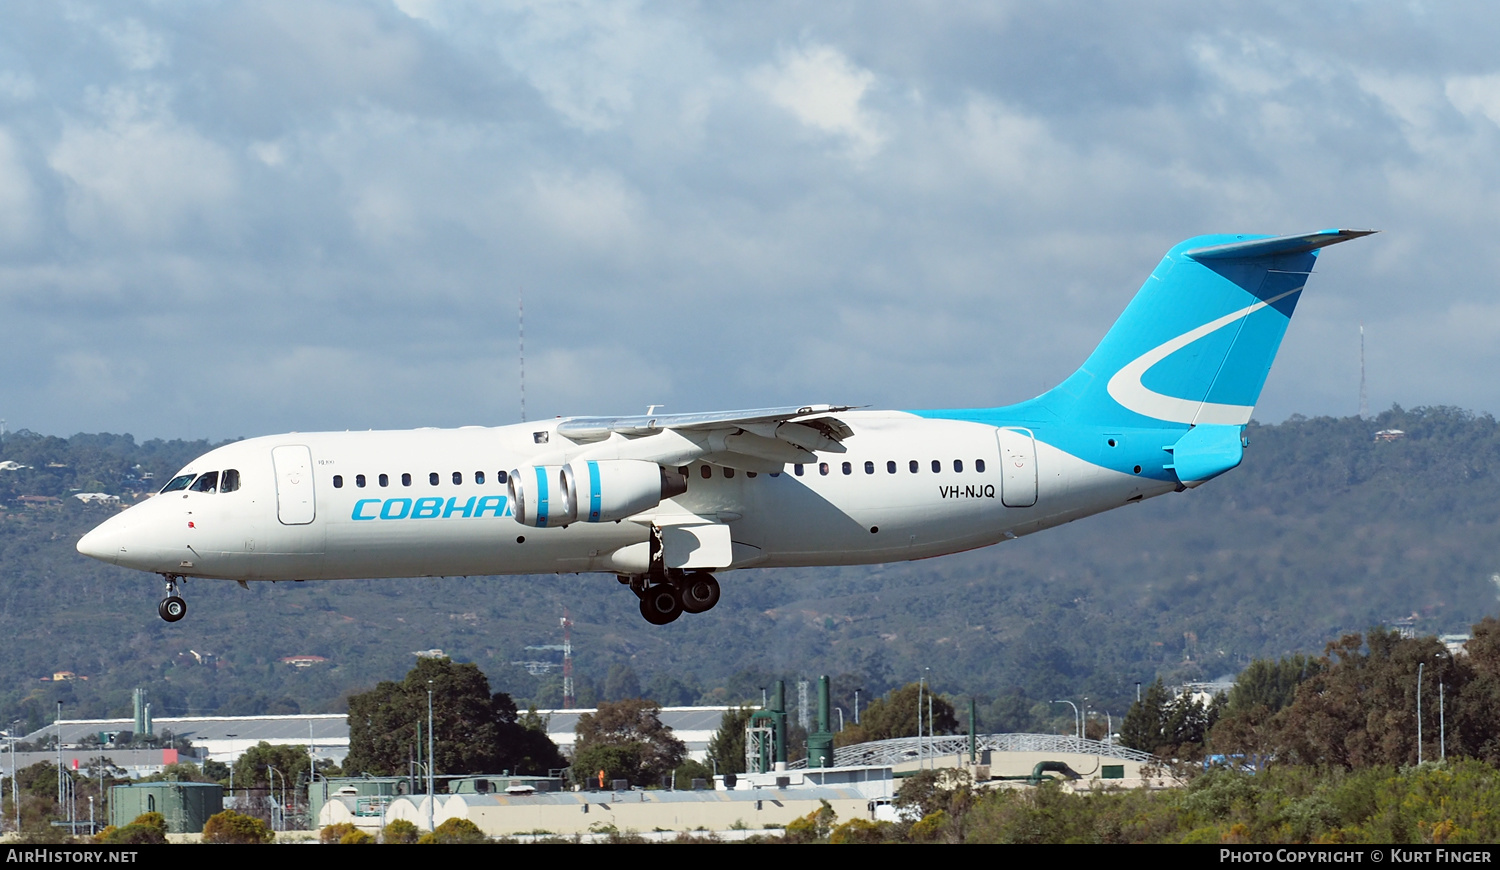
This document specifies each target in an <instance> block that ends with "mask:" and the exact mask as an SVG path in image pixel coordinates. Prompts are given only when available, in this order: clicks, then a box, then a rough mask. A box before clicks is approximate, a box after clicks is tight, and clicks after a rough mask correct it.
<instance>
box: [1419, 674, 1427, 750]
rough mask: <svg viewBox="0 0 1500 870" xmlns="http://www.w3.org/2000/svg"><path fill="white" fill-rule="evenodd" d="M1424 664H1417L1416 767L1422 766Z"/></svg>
mask: <svg viewBox="0 0 1500 870" xmlns="http://www.w3.org/2000/svg"><path fill="white" fill-rule="evenodd" d="M1425 667H1427V663H1426V662H1417V766H1418V767H1421V766H1422V669H1423V668H1425Z"/></svg>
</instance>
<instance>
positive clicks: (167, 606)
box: [156, 595, 187, 622]
mask: <svg viewBox="0 0 1500 870" xmlns="http://www.w3.org/2000/svg"><path fill="white" fill-rule="evenodd" d="M156 612H157V614H158V615H160V616H161V618H162V619H165V620H166V621H167V622H176V621H177V620H179V619H181V618H183V617H184V616H187V602H186V601H184V600H182V599H181V598H179V597H177V596H176V595H173V596H171V597H169V598H163V599H162V602H161V604H158V605H157V606H156Z"/></svg>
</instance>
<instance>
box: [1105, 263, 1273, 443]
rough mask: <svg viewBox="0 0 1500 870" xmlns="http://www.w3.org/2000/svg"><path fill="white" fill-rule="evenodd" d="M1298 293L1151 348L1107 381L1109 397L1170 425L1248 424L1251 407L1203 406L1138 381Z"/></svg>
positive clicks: (1261, 303) (1243, 310) (1235, 313)
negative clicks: (1189, 348) (1156, 367)
mask: <svg viewBox="0 0 1500 870" xmlns="http://www.w3.org/2000/svg"><path fill="white" fill-rule="evenodd" d="M1301 291H1302V288H1301V287H1297V288H1296V289H1295V290H1288V291H1287V292H1285V293H1282V294H1281V295H1279V296H1273V297H1271V298H1269V299H1263V300H1261V301H1259V302H1256V303H1255V304H1253V305H1248V306H1246V307H1244V308H1241V309H1239V310H1238V311H1232V312H1230V313H1228V314H1226V315H1224V316H1223V317H1220V318H1218V319H1216V320H1211V321H1209V322H1208V323H1205V324H1203V325H1202V326H1199V327H1197V328H1196V329H1191V330H1188V331H1187V332H1184V333H1182V334H1181V335H1179V336H1176V337H1174V338H1172V339H1169V340H1168V341H1165V342H1163V343H1162V344H1159V345H1157V346H1156V347H1153V348H1151V349H1150V350H1148V351H1146V352H1145V353H1143V354H1141V355H1140V356H1138V357H1136V358H1135V359H1133V360H1131V361H1130V362H1128V363H1126V364H1125V365H1124V366H1122V367H1121V368H1120V370H1119V371H1117V372H1115V374H1114V377H1112V378H1110V379H1109V386H1108V390H1109V395H1110V397H1111V398H1113V399H1114V400H1115V401H1116V402H1118V403H1120V405H1121V407H1124V408H1126V409H1127V410H1130V411H1134V412H1135V413H1137V414H1140V415H1142V416H1145V417H1152V418H1155V419H1157V420H1166V421H1168V422H1172V423H1188V424H1199V423H1212V424H1218V425H1225V426H1242V425H1244V424H1246V423H1249V422H1250V415H1251V413H1252V412H1254V410H1255V407H1254V406H1253V405H1224V404H1217V403H1214V402H1205V401H1202V400H1199V399H1181V398H1177V397H1175V396H1167V395H1163V394H1161V393H1158V392H1156V391H1154V390H1151V389H1149V388H1148V387H1146V385H1145V384H1143V383H1141V378H1142V377H1144V376H1145V374H1146V372H1147V371H1149V370H1150V369H1151V367H1152V366H1154V365H1156V364H1157V363H1159V362H1161V361H1162V360H1164V359H1166V358H1167V357H1169V356H1171V355H1172V354H1174V353H1176V352H1177V351H1179V350H1181V349H1182V348H1184V347H1187V346H1188V345H1190V344H1192V343H1193V342H1195V341H1197V340H1198V339H1200V338H1203V337H1204V336H1206V335H1209V334H1211V333H1214V332H1217V331H1218V330H1220V329H1223V328H1224V327H1226V326H1228V325H1230V324H1231V323H1235V322H1236V321H1239V320H1242V319H1243V318H1246V317H1249V316H1250V315H1251V314H1254V313H1255V312H1257V311H1259V310H1260V309H1262V308H1266V307H1268V306H1271V305H1274V304H1276V303H1277V302H1279V301H1281V300H1282V299H1285V298H1286V297H1288V296H1291V295H1292V294H1294V293H1300V292H1301Z"/></svg>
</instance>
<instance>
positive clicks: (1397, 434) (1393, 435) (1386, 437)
mask: <svg viewBox="0 0 1500 870" xmlns="http://www.w3.org/2000/svg"><path fill="white" fill-rule="evenodd" d="M1405 437H1406V433H1405V432H1402V431H1401V430H1400V429H1381V430H1380V431H1379V432H1376V433H1375V440H1376V441H1399V440H1400V439H1402V438H1405Z"/></svg>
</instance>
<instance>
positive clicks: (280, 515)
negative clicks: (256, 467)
mask: <svg viewBox="0 0 1500 870" xmlns="http://www.w3.org/2000/svg"><path fill="white" fill-rule="evenodd" d="M271 463H272V464H273V465H274V466H275V467H276V518H277V519H279V520H281V523H282V525H287V526H305V525H307V524H308V523H310V522H312V521H313V517H314V516H316V515H317V509H316V506H315V504H314V502H313V475H312V468H313V464H312V451H311V450H309V449H308V448H307V447H306V446H304V445H301V444H296V445H286V446H282V447H274V448H272V449H271Z"/></svg>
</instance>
